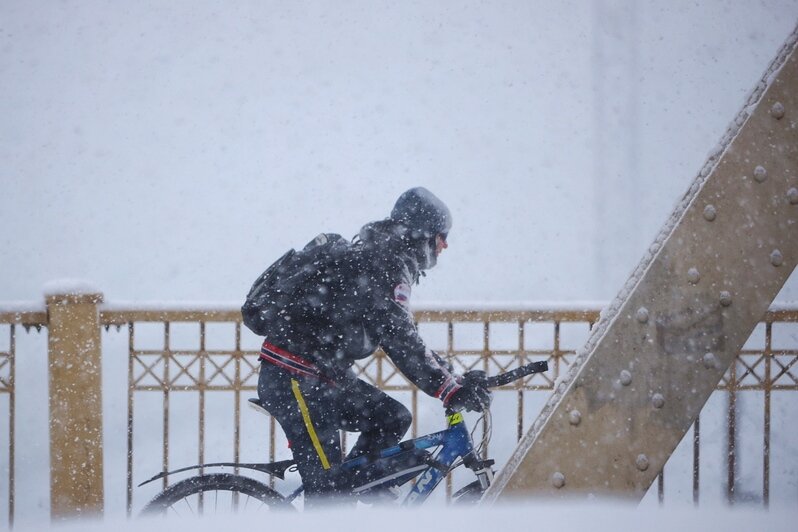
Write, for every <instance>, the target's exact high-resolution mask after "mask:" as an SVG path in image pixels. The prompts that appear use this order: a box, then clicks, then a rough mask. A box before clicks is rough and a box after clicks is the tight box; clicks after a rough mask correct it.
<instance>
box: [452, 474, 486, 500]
mask: <svg viewBox="0 0 798 532" xmlns="http://www.w3.org/2000/svg"><path fill="white" fill-rule="evenodd" d="M483 493H485V490H484V489H483V488H482V484H480V482H479V480H475V481H474V482H472V483H471V484H466V485H465V486H463V487H462V488H460V489H459V490H457V492H455V493H454V495H452V503H453V504H457V505H463V506H465V505H473V504H476V503H478V502H479V500H480V499H481V498H482V494H483Z"/></svg>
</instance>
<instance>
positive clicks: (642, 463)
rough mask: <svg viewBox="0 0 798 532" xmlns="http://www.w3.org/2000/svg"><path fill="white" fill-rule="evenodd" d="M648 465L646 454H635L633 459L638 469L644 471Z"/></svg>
mask: <svg viewBox="0 0 798 532" xmlns="http://www.w3.org/2000/svg"><path fill="white" fill-rule="evenodd" d="M649 465H650V464H649V461H648V456H646V455H644V454H638V455H637V458H636V459H635V466H636V467H637V469H639V470H640V471H645V470H646V469H648V466H649Z"/></svg>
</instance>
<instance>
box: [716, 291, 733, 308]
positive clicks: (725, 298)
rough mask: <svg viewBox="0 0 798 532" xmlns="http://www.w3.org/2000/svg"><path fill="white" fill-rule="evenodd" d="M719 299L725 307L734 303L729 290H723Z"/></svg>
mask: <svg viewBox="0 0 798 532" xmlns="http://www.w3.org/2000/svg"><path fill="white" fill-rule="evenodd" d="M718 299H720V304H721V305H723V306H724V307H728V306H729V305H731V304H732V295H731V292H729V291H727V290H721V292H720V297H719V298H718Z"/></svg>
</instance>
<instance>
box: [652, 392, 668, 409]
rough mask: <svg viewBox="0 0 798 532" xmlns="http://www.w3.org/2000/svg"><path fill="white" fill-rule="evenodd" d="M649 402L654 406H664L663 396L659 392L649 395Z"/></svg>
mask: <svg viewBox="0 0 798 532" xmlns="http://www.w3.org/2000/svg"><path fill="white" fill-rule="evenodd" d="M651 404H652V405H654V408H662V407H663V406H665V397H663V395H662V394H661V393H655V394H654V395H652V396H651Z"/></svg>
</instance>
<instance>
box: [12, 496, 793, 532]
mask: <svg viewBox="0 0 798 532" xmlns="http://www.w3.org/2000/svg"><path fill="white" fill-rule="evenodd" d="M794 520H795V512H794V511H788V510H771V511H764V510H753V509H735V510H733V511H729V509H728V508H725V507H712V505H707V506H704V507H702V508H700V509H696V508H692V507H686V506H685V507H678V506H677V507H668V508H667V509H657V508H655V509H653V510H647V511H642V510H637V509H634V508H632V507H630V506H628V505H622V504H617V505H614V504H602V505H590V504H581V505H573V504H567V505H566V504H563V503H556V502H551V501H547V502H543V501H538V502H534V503H525V504H523V505H521V504H518V505H504V506H498V507H494V508H471V507H465V508H459V507H458V508H456V509H455V508H451V507H434V508H433V507H421V508H418V509H413V510H412V511H411V510H407V509H390V508H369V507H359V508H358V509H357V510H351V509H347V510H337V511H336V510H322V511H316V512H312V513H311V512H306V513H289V512H272V513H268V514H264V515H262V516H259V517H249V516H247V517H240V516H215V517H205V518H202V519H200V518H191V517H184V518H181V519H174V518H171V519H170V518H167V519H162V518H154V519H146V520H133V521H122V520H116V519H107V520H105V521H103V522H81V523H80V524H77V523H69V522H66V523H58V524H57V525H53V526H52V527H50V529H52V530H58V531H61V532H72V531H75V532H77V531H80V532H94V531H97V532H100V531H106V530H108V531H111V530H112V531H114V532H127V531H131V532H132V531H138V530H141V529H142V528H145V527H146V529H147V530H148V531H149V532H172V531H173V530H174V529H175V527H179V528H181V529H184V530H191V531H192V532H217V531H218V530H259V529H263V528H267V529H268V530H282V531H306V530H307V531H318V530H336V531H344V530H346V531H348V532H361V531H362V532H373V531H374V530H375V529H376V530H380V531H381V532H406V531H407V530H412V529H420V530H426V529H433V530H436V531H440V532H450V531H451V532H468V531H484V530H493V529H496V528H497V527H500V528H501V529H502V531H504V532H529V531H530V530H557V531H561V532H569V531H574V532H584V531H585V530H590V531H595V532H619V531H622V530H635V531H636V530H640V529H641V528H644V529H645V530H647V531H650V532H673V531H674V530H705V531H708V532H709V531H718V532H720V531H724V532H725V531H737V530H740V531H750V530H767V531H768V532H771V531H772V532H782V531H785V532H786V531H792V530H794V524H795V522H794ZM43 529H44V530H46V529H47V527H37V528H29V527H25V526H21V527H15V530H21V531H24V530H43Z"/></svg>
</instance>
